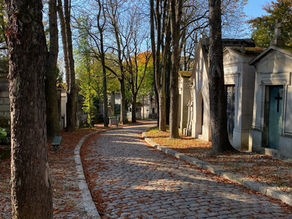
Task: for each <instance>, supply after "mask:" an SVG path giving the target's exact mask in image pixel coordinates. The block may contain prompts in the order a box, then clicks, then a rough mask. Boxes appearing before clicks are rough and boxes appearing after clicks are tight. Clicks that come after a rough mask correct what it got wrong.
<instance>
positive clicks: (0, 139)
mask: <svg viewBox="0 0 292 219" xmlns="http://www.w3.org/2000/svg"><path fill="white" fill-rule="evenodd" d="M0 144H10V134H9V132H8V131H7V129H5V128H0Z"/></svg>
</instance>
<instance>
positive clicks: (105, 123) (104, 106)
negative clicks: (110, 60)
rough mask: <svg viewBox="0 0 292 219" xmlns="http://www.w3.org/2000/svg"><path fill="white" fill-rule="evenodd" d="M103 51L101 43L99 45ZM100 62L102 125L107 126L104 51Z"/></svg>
mask: <svg viewBox="0 0 292 219" xmlns="http://www.w3.org/2000/svg"><path fill="white" fill-rule="evenodd" d="M101 48H102V51H103V45H102V46H101ZM101 63H102V74H103V75H102V76H103V78H102V84H103V89H102V91H103V125H104V127H108V123H109V121H108V112H107V84H106V69H105V58H104V53H102V55H101Z"/></svg>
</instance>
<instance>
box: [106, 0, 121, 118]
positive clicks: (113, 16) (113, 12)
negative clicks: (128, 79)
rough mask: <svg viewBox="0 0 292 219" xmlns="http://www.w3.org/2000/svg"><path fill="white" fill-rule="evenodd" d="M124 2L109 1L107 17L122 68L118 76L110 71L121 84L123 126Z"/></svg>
mask: <svg viewBox="0 0 292 219" xmlns="http://www.w3.org/2000/svg"><path fill="white" fill-rule="evenodd" d="M121 4H122V2H120V1H118V0H107V16H108V17H109V18H110V24H111V26H112V29H113V34H114V38H115V44H116V48H113V49H114V50H115V51H116V52H117V57H118V61H117V63H118V65H119V68H120V74H119V75H118V74H116V72H115V71H113V70H112V69H109V68H107V69H108V70H110V71H111V72H112V73H113V74H114V75H115V76H116V77H117V79H118V80H119V82H120V92H121V108H120V122H121V123H122V124H123V123H125V122H126V87H125V66H124V64H123V61H124V60H123V49H124V48H123V46H122V39H121V31H120V28H119V22H120V12H119V10H120V8H121Z"/></svg>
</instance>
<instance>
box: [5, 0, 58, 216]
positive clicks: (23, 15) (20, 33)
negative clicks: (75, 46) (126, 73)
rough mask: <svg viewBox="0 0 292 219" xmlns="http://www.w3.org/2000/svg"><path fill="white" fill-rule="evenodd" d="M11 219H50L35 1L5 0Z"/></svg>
mask: <svg viewBox="0 0 292 219" xmlns="http://www.w3.org/2000/svg"><path fill="white" fill-rule="evenodd" d="M6 7H7V8H6V10H7V15H8V24H7V38H8V48H9V98H10V104H11V151H12V153H11V155H12V157H11V202H12V218H29V219H33V218H36V219H39V218H53V216H52V213H53V211H52V207H53V206H52V190H51V183H50V179H49V165H48V151H47V150H48V149H47V134H46V131H47V130H46V113H45V111H46V102H45V75H46V67H47V63H48V60H47V46H46V39H45V34H44V27H43V24H42V8H43V5H42V1H41V0H29V1H28V0H7V1H6Z"/></svg>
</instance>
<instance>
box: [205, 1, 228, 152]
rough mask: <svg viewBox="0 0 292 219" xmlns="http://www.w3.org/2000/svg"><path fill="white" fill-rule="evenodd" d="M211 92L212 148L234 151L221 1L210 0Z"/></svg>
mask: <svg viewBox="0 0 292 219" xmlns="http://www.w3.org/2000/svg"><path fill="white" fill-rule="evenodd" d="M209 23H210V45H209V71H208V77H209V92H210V116H211V118H210V120H211V132H212V149H213V153H214V154H218V153H222V152H225V151H233V150H234V149H233V147H232V146H231V144H230V143H229V140H228V134H227V115H226V96H225V89H224V72H223V48H222V39H221V1H217V0H209Z"/></svg>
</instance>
